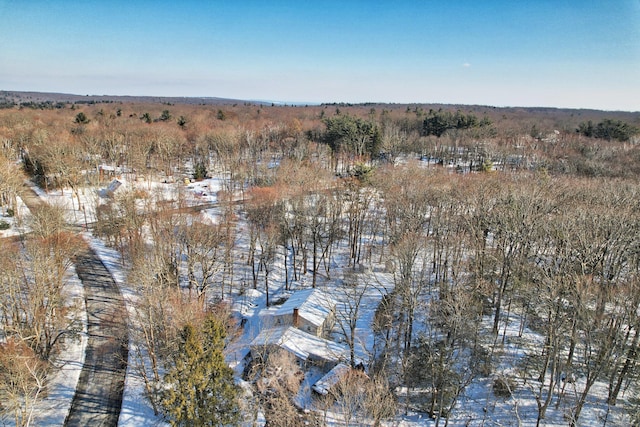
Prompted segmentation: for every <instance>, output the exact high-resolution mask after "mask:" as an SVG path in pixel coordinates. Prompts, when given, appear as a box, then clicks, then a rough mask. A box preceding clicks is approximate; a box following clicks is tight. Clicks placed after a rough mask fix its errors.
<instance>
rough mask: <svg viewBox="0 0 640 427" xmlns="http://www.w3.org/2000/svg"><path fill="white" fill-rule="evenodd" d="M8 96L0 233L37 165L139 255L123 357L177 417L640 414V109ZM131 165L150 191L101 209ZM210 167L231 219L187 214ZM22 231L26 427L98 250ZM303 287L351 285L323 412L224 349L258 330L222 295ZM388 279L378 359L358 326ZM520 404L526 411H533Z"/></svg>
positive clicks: (54, 215) (276, 363)
mask: <svg viewBox="0 0 640 427" xmlns="http://www.w3.org/2000/svg"><path fill="white" fill-rule="evenodd" d="M0 105H1V106H2V109H0V163H2V165H1V167H0V213H1V214H2V217H3V218H0V225H2V224H7V227H8V226H9V222H8V218H11V217H14V216H15V215H16V212H17V209H18V200H19V199H20V198H21V197H22V195H23V192H24V191H25V190H24V185H23V181H24V176H27V177H28V178H29V179H32V180H33V182H34V183H35V184H37V185H38V186H39V187H40V188H41V189H43V190H44V191H46V192H51V191H62V192H63V193H64V192H67V193H68V194H70V195H71V200H72V201H73V200H76V202H75V203H76V204H77V206H72V207H71V209H75V210H76V211H77V212H81V211H85V218H84V223H85V227H86V228H89V229H90V230H91V232H92V233H93V234H94V235H95V236H96V237H99V238H101V239H103V241H105V242H106V243H107V244H108V245H109V246H110V247H112V248H114V249H116V250H117V251H118V252H119V253H120V254H121V258H122V262H123V266H124V267H123V268H125V270H126V272H127V273H126V274H127V281H128V283H129V284H130V286H131V288H132V289H133V290H134V291H135V293H136V295H137V301H138V305H137V307H136V311H135V315H134V316H132V317H133V318H132V319H130V322H131V324H132V325H135V327H132V328H131V329H132V330H131V331H130V336H131V337H132V339H133V340H134V341H135V342H136V343H138V346H137V347H136V348H137V349H138V351H137V352H135V353H134V354H130V356H129V363H130V365H133V366H135V369H136V371H137V372H138V373H139V375H140V377H141V378H143V379H144V384H145V397H146V398H147V399H148V401H149V402H150V403H149V404H150V405H151V406H152V407H153V409H154V411H155V412H156V413H157V414H164V416H165V417H166V418H167V419H168V420H169V421H170V422H172V423H173V424H175V425H185V423H186V424H189V420H193V419H192V418H189V417H193V416H197V417H206V418H207V419H210V420H211V421H210V422H212V423H213V424H214V425H217V424H220V423H227V424H229V423H236V422H239V421H238V420H240V419H242V420H245V421H247V422H251V420H254V419H255V417H256V415H255V414H258V413H261V414H264V417H265V418H266V420H267V422H268V423H269V425H274V426H284V425H289V426H291V425H303V423H304V422H314V423H317V425H322V423H323V421H322V420H323V414H324V418H325V419H326V416H327V415H326V414H327V413H328V412H330V413H338V414H340V417H341V419H342V420H344V422H345V423H346V424H349V423H350V422H351V423H352V424H353V425H355V421H354V420H356V419H362V418H363V417H364V418H366V419H367V420H369V421H368V423H370V424H376V425H380V423H383V422H384V420H389V419H393V418H394V417H397V416H399V415H401V414H403V413H405V414H406V413H408V412H409V411H414V412H416V411H417V412H420V413H424V414H426V416H427V417H429V418H430V419H432V420H433V422H434V423H435V425H438V424H442V425H447V423H449V421H450V420H452V422H454V421H455V422H456V423H458V424H456V425H463V423H462V421H460V420H462V419H463V416H462V415H459V414H460V413H461V412H463V411H461V410H460V402H461V401H462V400H463V399H464V398H465V397H464V396H465V395H466V393H467V392H469V390H471V387H472V384H475V383H478V382H481V381H485V383H486V384H488V385H489V387H490V389H491V395H492V397H491V399H489V398H488V397H487V398H486V402H485V403H483V404H482V405H483V406H484V415H482V414H481V415H477V418H473V417H471V416H469V420H470V421H469V424H467V425H482V423H483V422H484V421H486V419H491V417H492V415H491V414H492V413H491V410H490V408H489V409H488V406H489V405H490V403H488V402H490V401H496V400H500V399H502V401H503V402H508V403H509V404H510V405H511V403H510V402H516V403H514V404H513V405H514V407H515V415H514V417H515V418H514V420H517V422H518V423H522V422H524V423H525V424H527V425H535V424H538V425H545V419H547V418H548V413H549V412H551V411H559V412H560V413H561V414H562V416H561V417H560V418H561V419H563V420H564V421H563V422H564V424H565V425H571V426H579V425H584V422H583V421H582V420H583V419H584V418H581V416H583V410H584V409H585V408H586V407H590V408H597V409H599V410H601V411H602V414H604V415H603V419H602V420H600V421H598V424H597V425H605V424H606V423H607V419H608V418H607V417H608V416H609V413H610V412H611V414H612V415H611V419H610V420H609V422H610V423H611V424H612V425H613V424H615V423H616V422H618V423H622V422H624V423H628V424H632V425H640V387H639V386H638V376H639V374H640V360H639V358H640V355H639V352H638V350H639V345H640V335H639V334H640V181H639V179H638V178H639V177H640V113H625V112H602V111H593V110H558V109H543V108H538V109H533V108H530V109H525V108H494V107H488V106H450V105H417V104H415V105H414V104H412V105H399V104H398V105H395V104H366V105H347V104H332V105H312V106H284V105H271V104H258V103H250V102H242V101H238V102H229V103H224V102H221V103H220V104H218V105H190V104H186V103H180V102H171V101H170V100H166V101H165V102H154V103H151V102H138V101H137V100H133V101H132V102H124V101H121V100H120V101H119V100H108V101H100V100H98V101H92V102H86V103H84V102H81V101H77V100H76V101H75V102H66V101H65V100H55V101H54V100H33V101H30V100H25V99H22V100H16V99H14V98H9V97H8V96H7V97H5V98H3V101H2V103H1V104H0ZM23 174H24V175H23ZM116 177H119V178H121V179H122V180H123V181H128V182H137V183H141V184H145V183H146V184H147V186H146V187H145V186H144V185H141V186H140V187H136V188H132V189H127V190H125V191H121V192H118V193H116V194H114V195H113V196H111V197H109V198H107V199H105V198H100V197H95V201H94V202H95V206H92V208H91V212H95V217H94V218H89V220H87V218H86V211H87V210H88V208H87V207H85V206H82V207H81V206H80V199H81V197H80V195H85V194H86V193H89V192H91V191H95V189H99V188H105V187H106V186H107V185H108V184H109V182H111V181H112V180H113V179H114V178H116ZM208 177H217V178H219V179H220V180H221V185H222V188H221V190H220V191H219V192H218V194H217V202H216V203H215V205H216V206H215V209H216V214H215V217H216V220H215V221H205V220H203V219H202V217H201V216H199V212H198V211H197V210H193V209H189V208H188V204H187V201H186V198H187V196H186V195H185V190H184V185H183V183H184V182H188V181H193V180H200V179H205V178H208ZM185 180H187V181H185ZM151 182H160V183H172V184H174V187H172V188H174V191H173V193H171V196H170V197H169V196H167V193H166V192H159V191H154V190H153V189H152V188H153V187H152V186H151V185H150V183H151ZM74 195H75V196H74ZM74 197H75V198H74ZM105 200H106V201H105ZM5 219H6V220H5ZM21 220H22V219H21ZM24 221H25V222H26V223H27V225H28V227H27V228H28V230H29V231H28V232H27V233H22V234H21V235H20V238H18V239H8V238H3V239H0V247H1V248H2V249H1V250H0V252H1V253H2V254H3V255H2V256H1V257H0V266H1V267H0V286H1V290H0V394H1V395H2V396H3V398H2V399H1V400H0V401H1V402H2V403H0V411H13V413H15V414H18V415H15V416H14V418H15V420H16V424H18V425H20V424H19V421H20V420H22V421H26V420H27V419H28V416H27V415H26V414H27V412H28V410H29V408H30V407H31V405H33V401H35V400H37V399H41V398H42V396H40V392H41V391H42V389H43V387H44V385H43V384H44V383H46V378H47V375H48V373H49V372H51V371H52V370H55V369H56V363H55V361H56V357H57V355H58V354H59V353H60V352H62V351H63V349H64V342H65V339H64V338H65V337H66V339H71V338H72V337H73V336H74V335H75V334H77V333H78V324H77V316H75V315H73V314H72V312H74V311H77V310H78V309H79V308H78V307H77V306H75V305H73V304H72V303H71V302H70V301H69V300H68V298H66V297H65V293H64V291H63V289H64V283H65V281H66V280H67V276H68V273H69V270H70V267H71V266H72V264H73V261H74V256H75V254H76V253H77V250H78V248H79V247H80V243H79V242H78V240H79V239H80V237H79V236H78V233H77V230H76V229H74V228H70V226H69V224H68V223H67V220H65V213H64V209H63V208H62V207H60V206H50V207H47V208H43V209H40V210H38V211H37V214H34V215H31V216H29V217H28V218H24ZM377 272H379V273H380V274H379V275H377V274H376V273H377ZM382 278H387V279H385V280H386V281H384V280H383V279H382ZM301 283H303V284H304V286H306V287H309V288H316V287H319V288H330V289H332V290H333V291H332V292H334V293H335V294H336V295H340V297H341V301H342V304H341V305H340V308H339V309H338V315H337V317H338V321H337V324H336V327H335V331H334V334H335V335H339V336H341V339H340V340H341V342H342V343H344V345H345V346H346V347H347V348H348V350H350V351H349V352H348V354H349V357H347V360H345V363H346V364H348V365H350V366H351V367H352V368H354V369H353V372H352V373H351V374H350V375H347V376H345V377H344V378H343V379H342V380H341V382H340V383H339V384H338V385H337V386H336V389H337V391H335V392H334V393H332V394H331V397H332V399H331V400H329V399H319V398H318V399H316V402H315V405H316V406H314V409H315V410H313V411H301V410H300V407H299V405H297V404H296V402H295V400H294V398H293V397H294V396H295V395H297V394H298V393H300V380H299V376H300V375H299V370H298V368H296V367H295V366H296V363H295V361H294V360H292V359H291V357H289V356H288V355H286V354H278V355H274V356H273V357H269V358H265V359H264V360H255V359H254V360H252V361H251V362H250V363H248V364H247V366H246V369H245V370H244V373H243V378H242V380H243V381H245V382H246V383H247V384H249V385H250V387H251V388H252V393H251V397H250V398H249V397H247V396H246V393H245V394H243V393H241V391H240V390H239V389H238V387H237V386H236V383H234V380H233V373H232V372H231V371H230V369H229V368H228V366H226V365H225V363H224V358H223V355H224V354H225V351H226V349H227V348H228V347H230V346H232V345H233V341H234V339H236V338H237V337H238V336H239V335H241V334H242V331H241V329H242V325H241V323H242V321H243V319H238V318H237V316H235V315H234V313H233V312H232V310H231V308H230V305H229V304H227V303H225V301H229V300H232V299H234V298H239V297H240V296H242V295H245V294H247V292H248V290H249V289H252V290H256V291H259V292H260V293H261V294H262V295H264V296H265V304H266V307H269V306H275V305H278V304H282V301H281V300H280V299H281V298H282V295H287V293H286V291H289V290H292V289H298V288H299V287H300V286H301ZM374 288H375V290H376V291H379V292H380V296H381V298H380V299H379V303H377V304H376V306H375V307H372V308H371V310H372V316H371V319H372V320H371V323H370V325H369V334H370V335H371V336H372V338H373V341H372V345H371V347H370V348H366V349H365V350H366V351H363V350H362V349H361V348H360V347H361V346H359V344H358V340H359V336H358V335H357V333H356V329H357V328H356V321H358V320H359V319H361V318H362V316H363V311H364V310H365V307H364V303H362V301H363V298H364V296H365V295H367V293H368V292H371V291H372V290H373V289H374ZM361 303H362V304H361ZM358 325H360V324H358ZM512 330H515V333H511V331H512ZM515 354H518V355H520V356H518V357H516V356H514V355H515ZM363 358H365V359H366V360H364V362H366V363H365V365H366V374H363V373H361V374H359V373H358V372H360V371H359V370H358V369H356V366H357V365H358V364H361V363H362V359H363ZM16 361H19V362H16ZM22 361H24V363H22ZM207 375H208V376H210V377H215V378H217V382H214V383H212V382H206V381H205V382H203V381H202V378H204V377H207ZM16 378H18V379H19V380H16ZM185 378H188V381H186V380H185V381H182V380H184V379H185ZM172 384H173V385H174V386H171V385H172ZM167 385H169V386H167ZM194 387H195V388H197V389H198V390H203V388H204V389H205V390H206V391H204V392H200V393H196V394H189V393H191V391H190V388H191V389H193V388H194ZM180 393H183V395H181V394H180ZM187 395H188V396H191V397H189V398H186V397H185V396H187ZM524 401H530V402H532V407H531V408H529V412H527V413H526V414H527V415H519V412H518V403H517V402H524ZM5 402H6V403H5ZM9 402H12V403H9ZM176 402H180V403H179V404H178V403H176ZM319 402H320V403H319ZM180 405H182V406H180ZM214 405H216V407H219V408H224V410H221V411H218V412H217V413H212V411H210V410H207V408H210V407H212V406H214ZM305 409H308V408H305ZM522 411H524V409H522ZM480 412H482V411H480ZM487 413H488V414H489V415H487ZM193 414H196V415H193ZM465 416H466V415H465ZM483 416H484V417H485V420H484V421H483V419H482V417H483ZM521 416H522V417H527V416H528V417H532V418H531V419H526V418H523V419H520V418H521ZM216 417H218V418H216ZM456 417H457V418H456ZM472 419H473V420H474V421H473V422H471V420H472ZM620 420H624V421H620ZM591 421H593V419H591V418H590V422H591ZM514 422H515V421H514ZM22 425H26V424H24V423H23V424H22ZM488 425H491V424H488ZM495 425H497V424H495Z"/></svg>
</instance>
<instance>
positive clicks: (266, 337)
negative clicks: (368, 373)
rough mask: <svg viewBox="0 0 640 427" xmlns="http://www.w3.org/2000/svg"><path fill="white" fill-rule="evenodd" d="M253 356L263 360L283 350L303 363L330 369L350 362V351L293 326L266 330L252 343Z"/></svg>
mask: <svg viewBox="0 0 640 427" xmlns="http://www.w3.org/2000/svg"><path fill="white" fill-rule="evenodd" d="M250 347H251V356H252V357H253V358H254V359H261V358H264V357H266V356H268V354H269V353H271V352H273V351H274V350H276V349H278V348H281V349H283V350H286V351H288V352H289V353H292V354H293V355H294V356H296V358H297V359H298V360H299V361H300V362H303V363H311V364H314V365H317V366H322V367H329V369H330V368H331V367H333V366H335V365H336V364H338V363H339V362H340V361H343V360H348V357H349V351H348V349H347V348H345V347H343V346H341V345H340V344H338V343H335V342H333V341H329V340H326V339H324V338H320V337H318V336H315V335H312V334H309V333H306V332H304V331H302V330H300V329H298V328H295V327H293V326H280V327H275V328H266V329H263V330H262V331H260V333H259V334H258V336H256V337H255V339H254V340H253V341H252V342H251V345H250Z"/></svg>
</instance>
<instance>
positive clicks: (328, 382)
mask: <svg viewBox="0 0 640 427" xmlns="http://www.w3.org/2000/svg"><path fill="white" fill-rule="evenodd" d="M350 371H351V367H350V366H349V365H347V364H345V363H338V364H337V365H336V366H334V367H333V369H331V370H330V371H329V372H327V373H326V374H325V375H324V376H323V377H322V378H320V379H319V380H318V381H316V383H315V384H314V385H312V386H311V390H313V391H315V392H316V393H318V394H319V395H322V396H326V395H327V394H329V392H330V391H331V389H332V388H333V386H335V385H336V384H338V382H339V381H340V380H341V379H342V377H344V376H345V375H346V374H348V373H349V372H350Z"/></svg>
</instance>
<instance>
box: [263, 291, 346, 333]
mask: <svg viewBox="0 0 640 427" xmlns="http://www.w3.org/2000/svg"><path fill="white" fill-rule="evenodd" d="M335 306H336V303H335V301H334V300H333V298H331V296H330V295H329V294H327V293H326V292H324V291H321V290H320V289H305V290H303V291H298V292H295V293H294V294H293V295H291V296H290V297H289V299H288V300H287V301H286V302H285V303H284V304H282V305H281V306H280V307H279V308H278V310H276V312H275V313H274V315H275V316H284V315H289V314H291V313H293V309H294V308H297V309H298V315H299V316H300V317H302V318H304V319H305V320H307V321H308V322H310V323H311V324H313V325H315V326H322V324H323V323H324V321H325V319H326V318H327V316H328V315H329V314H330V313H331V312H332V311H333V309H334V308H335Z"/></svg>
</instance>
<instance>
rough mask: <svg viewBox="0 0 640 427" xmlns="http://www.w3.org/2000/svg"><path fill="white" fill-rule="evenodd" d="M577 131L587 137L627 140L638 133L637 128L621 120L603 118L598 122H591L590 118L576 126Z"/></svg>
mask: <svg viewBox="0 0 640 427" xmlns="http://www.w3.org/2000/svg"><path fill="white" fill-rule="evenodd" d="M577 132H578V133H579V134H581V135H584V136H586V137H589V138H598V139H606V140H607V141H611V140H612V139H617V140H618V141H628V140H629V139H630V138H631V137H632V136H634V135H637V134H638V128H636V127H634V126H631V125H630V124H629V123H626V122H623V121H622V120H611V119H604V120H602V121H601V122H599V123H598V124H593V122H592V121H591V120H589V121H588V122H582V123H580V125H579V126H578V129H577Z"/></svg>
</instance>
